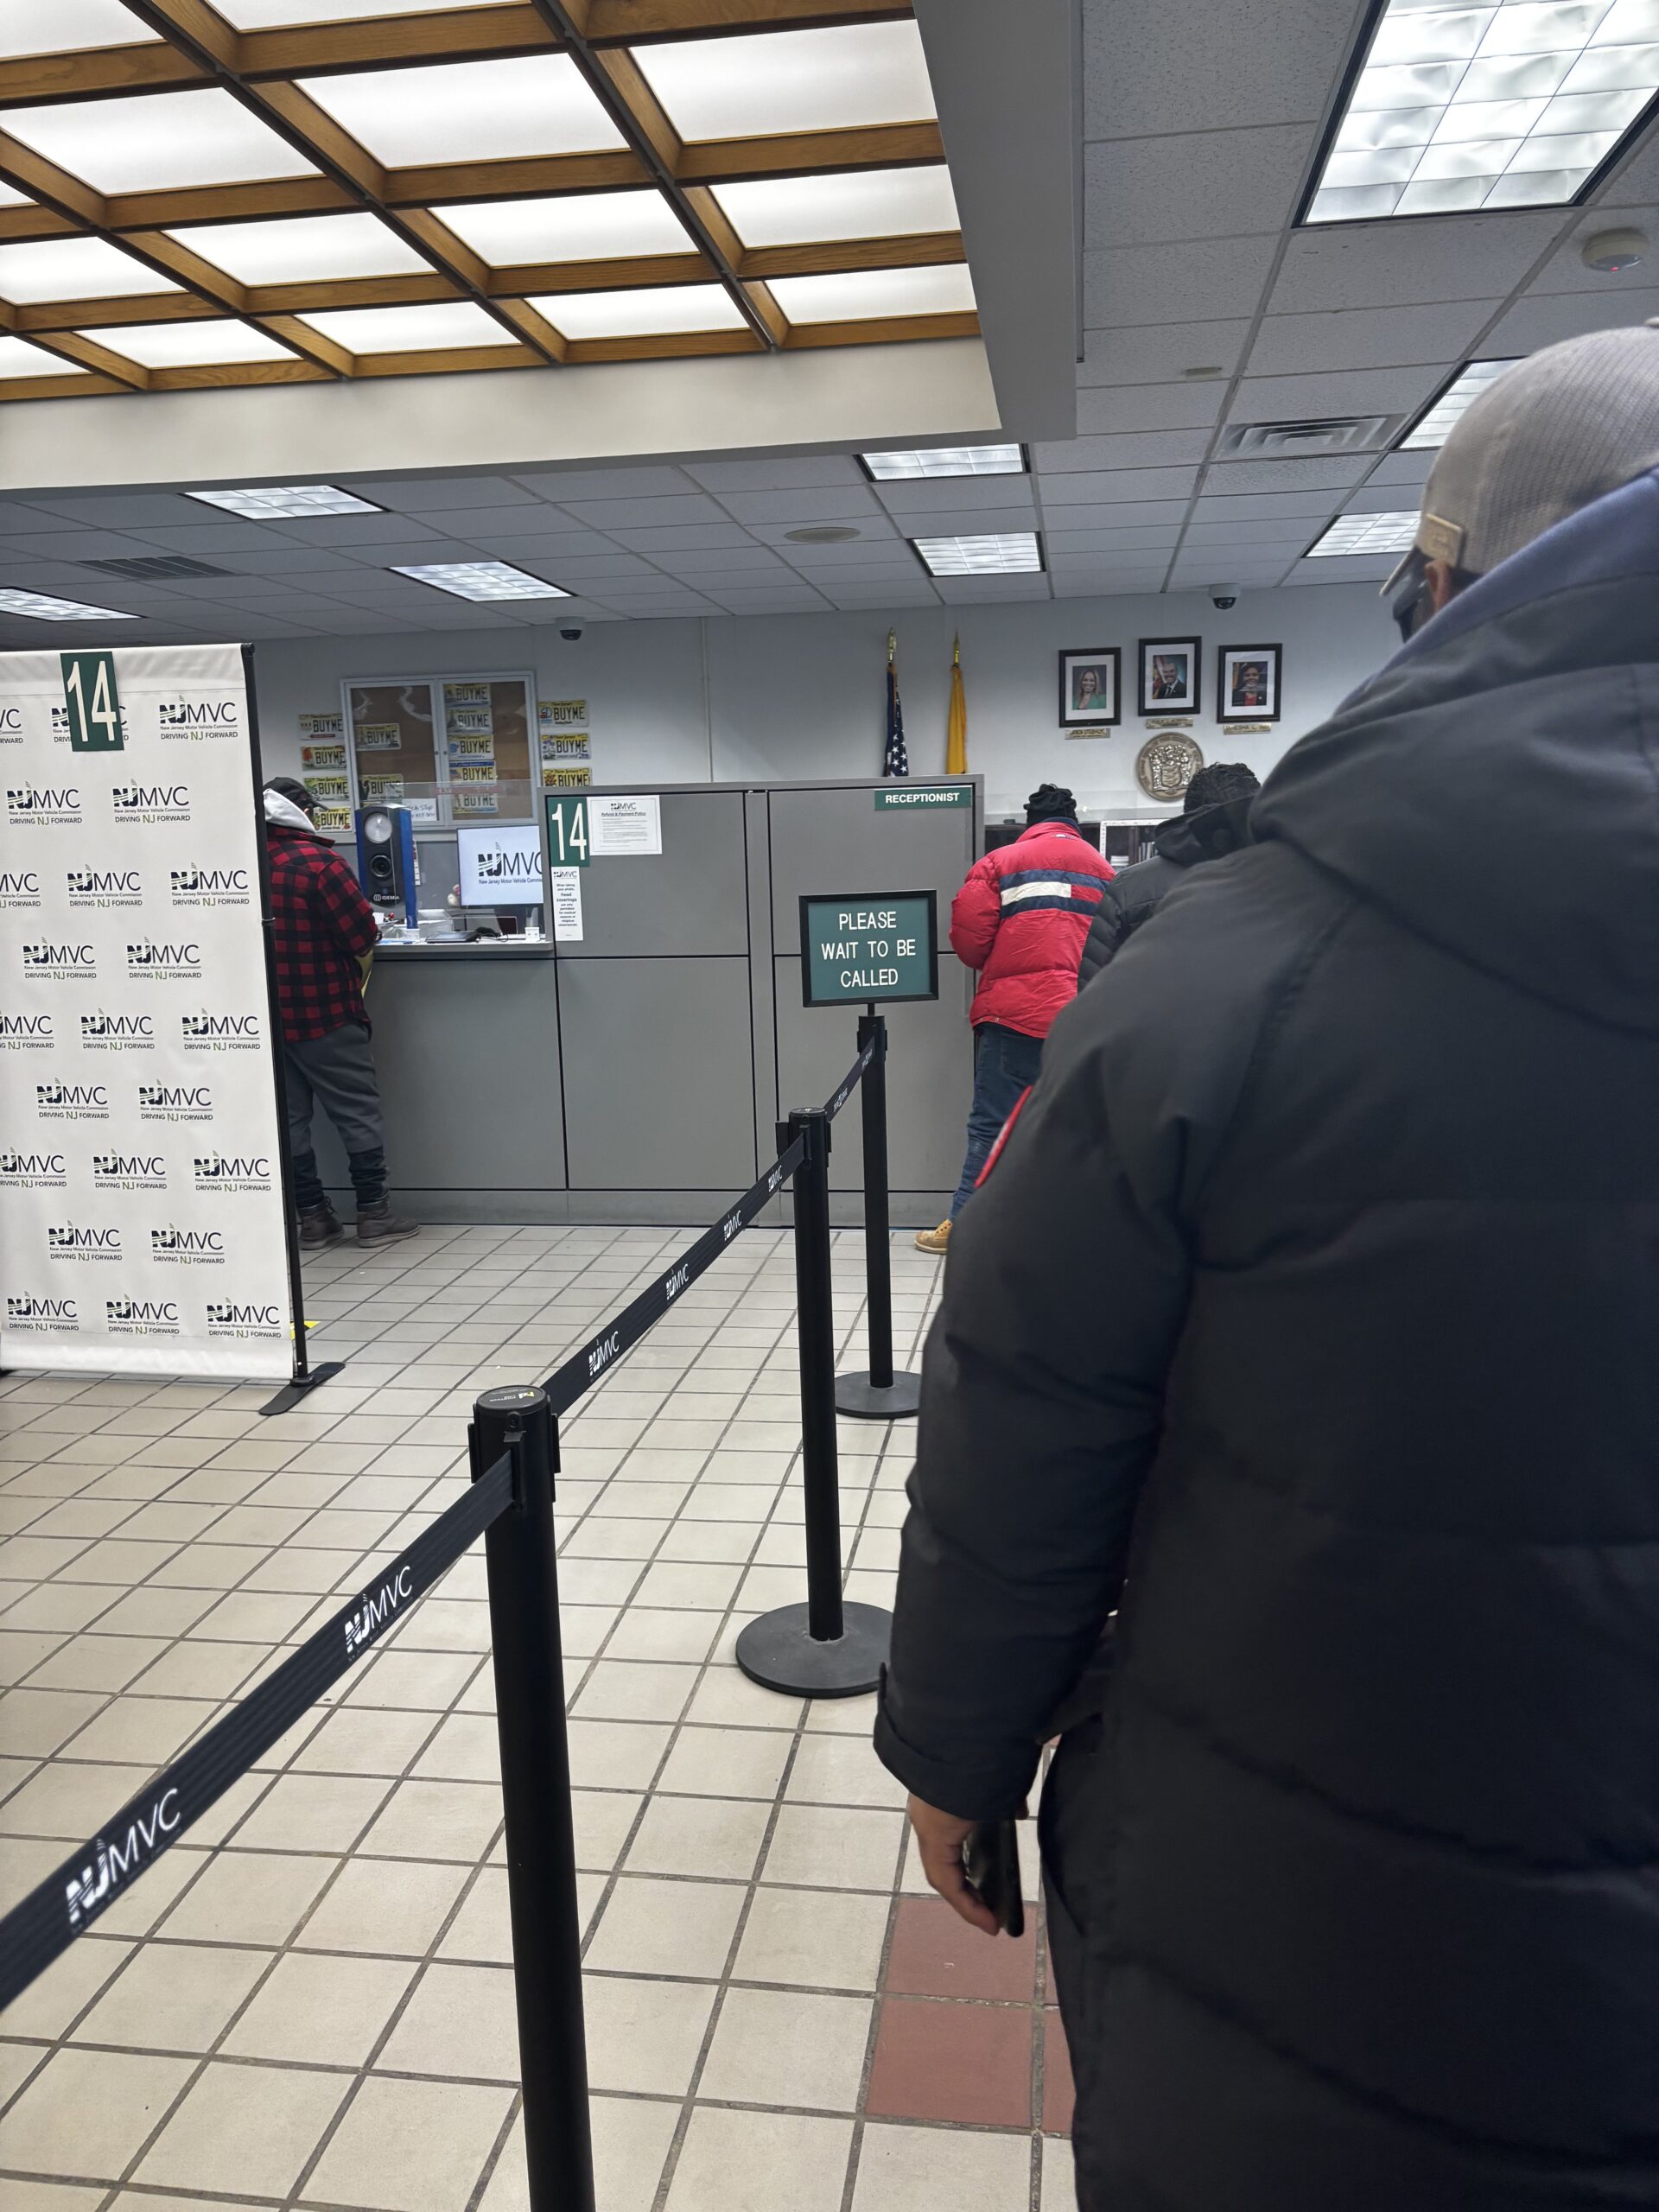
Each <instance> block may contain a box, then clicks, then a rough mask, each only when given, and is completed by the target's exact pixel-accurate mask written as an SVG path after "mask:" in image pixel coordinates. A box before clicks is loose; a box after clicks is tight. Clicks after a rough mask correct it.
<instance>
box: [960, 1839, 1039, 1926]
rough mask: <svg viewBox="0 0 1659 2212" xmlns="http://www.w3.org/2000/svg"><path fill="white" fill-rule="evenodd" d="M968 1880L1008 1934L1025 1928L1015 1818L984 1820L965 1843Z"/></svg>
mask: <svg viewBox="0 0 1659 2212" xmlns="http://www.w3.org/2000/svg"><path fill="white" fill-rule="evenodd" d="M962 1859H963V1866H964V1867H965V1869H966V1870H967V1875H968V1879H969V1882H970V1883H971V1884H972V1885H973V1886H974V1888H975V1889H976V1891H978V1892H979V1895H980V1896H981V1897H982V1899H983V1900H984V1903H985V1904H986V1907H987V1909H988V1910H989V1911H990V1912H992V1913H993V1914H994V1915H995V1918H996V1924H997V1926H998V1927H999V1928H1000V1929H1001V1930H1002V1932H1003V1934H1004V1935H1005V1936H1015V1937H1019V1936H1023V1935H1024V1934H1025V1932H1026V1900H1025V1895H1024V1892H1023V1891H1022V1889H1021V1887H1020V1834H1019V1830H1018V1828H1017V1827H1016V1826H1015V1824H1014V1821H980V1822H979V1823H978V1825H977V1826H976V1827H974V1828H973V1829H972V1830H971V1832H970V1833H969V1836H968V1839H967V1840H966V1842H965V1843H964V1844H963V1847H962Z"/></svg>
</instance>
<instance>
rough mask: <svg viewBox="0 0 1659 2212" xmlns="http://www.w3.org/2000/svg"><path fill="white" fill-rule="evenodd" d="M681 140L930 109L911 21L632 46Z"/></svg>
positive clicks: (919, 114) (844, 125)
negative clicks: (664, 44) (661, 44)
mask: <svg viewBox="0 0 1659 2212" xmlns="http://www.w3.org/2000/svg"><path fill="white" fill-rule="evenodd" d="M631 51H632V54H633V59H634V60H635V61H636V62H637V63H638V64H639V67H640V69H641V70H642V71H643V72H644V73H645V78H646V79H647V81H648V82H649V84H650V86H651V89H652V92H655V93H656V95H657V97H658V99H659V100H660V101H661V102H662V105H663V108H664V112H665V113H666V115H667V117H668V119H669V121H670V122H671V124H673V125H674V128H675V129H676V130H677V131H678V132H679V134H680V137H682V138H684V139H691V140H698V139H704V138H762V137H775V136H776V135H777V134H778V133H779V132H780V131H785V130H849V129H852V128H855V126H857V125H858V124H873V123H874V124H879V123H919V122H925V121H927V120H929V119H931V117H932V115H933V113H934V106H933V88H932V86H931V85H930V84H929V82H928V79H927V63H926V62H925V60H924V59H923V56H922V39H921V33H920V32H919V31H918V29H917V28H916V26H915V24H914V23H913V22H898V23H851V24H848V25H845V26H844V27H842V28H840V29H831V30H816V31H770V32H761V33H760V34H758V35H753V36H750V37H744V38H709V39H686V40H683V41H677V42H676V43H674V44H671V45H667V46H642V47H637V48H632V49H631Z"/></svg>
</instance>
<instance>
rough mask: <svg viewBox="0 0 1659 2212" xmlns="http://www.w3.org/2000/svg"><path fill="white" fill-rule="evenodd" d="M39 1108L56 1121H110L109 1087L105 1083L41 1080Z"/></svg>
mask: <svg viewBox="0 0 1659 2212" xmlns="http://www.w3.org/2000/svg"><path fill="white" fill-rule="evenodd" d="M35 1112H36V1113H37V1114H44V1115H45V1116H48V1118H49V1119H50V1120H52V1121H54V1122H56V1121H62V1122H107V1121H108V1120H109V1118H110V1093H109V1087H108V1085H107V1084H102V1083H37V1084H35Z"/></svg>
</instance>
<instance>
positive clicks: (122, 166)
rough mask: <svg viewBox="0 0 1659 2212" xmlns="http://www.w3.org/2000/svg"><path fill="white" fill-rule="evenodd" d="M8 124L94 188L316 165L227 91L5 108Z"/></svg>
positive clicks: (294, 171) (221, 180)
mask: <svg viewBox="0 0 1659 2212" xmlns="http://www.w3.org/2000/svg"><path fill="white" fill-rule="evenodd" d="M6 129H7V130H9V131H10V134H11V135H12V137H14V138H21V139H22V142H23V143H24V144H25V145H26V146H32V147H33V148H34V149H35V152H36V153H37V154H44V155H45V156H46V158H47V159H48V161H49V162H56V163H57V165H58V167H59V168H63V169H67V170H68V172H69V174H70V175H71V176H77V177H79V179H80V180H81V181H82V182H83V183H84V184H90V185H91V186H92V189H93V190H94V191H95V192H171V191H175V190H181V189H183V188H186V187H188V186H193V185H198V184H248V183H251V182H253V181H256V180H257V179H259V178H263V177H275V176H313V175H315V173H316V172H315V169H314V168H313V167H312V165H311V163H310V162H308V161H307V160H306V158H305V156H304V155H303V154H296V152H295V150H294V149H293V148H292V147H291V146H290V145H289V143H288V141H287V140H286V139H285V138H279V137H277V133H276V132H275V131H274V130H271V129H270V125H269V124H264V123H261V122H260V120H259V118H258V117H257V115H250V114H249V112H248V111H247V109H246V108H245V107H244V106H243V105H242V104H241V102H240V101H239V100H237V99H232V96H231V95H230V93H229V92H220V91H219V89H218V88H217V86H207V87H206V88H205V89H203V90H201V91H200V92H148V93H145V94H143V95H142V96H139V97H124V98H122V99H108V100H68V101H66V102H65V103H64V104H63V105H61V106H59V107H14V108H8V109H7V110H6Z"/></svg>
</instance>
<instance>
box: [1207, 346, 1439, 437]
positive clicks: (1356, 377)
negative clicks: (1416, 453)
mask: <svg viewBox="0 0 1659 2212" xmlns="http://www.w3.org/2000/svg"><path fill="white" fill-rule="evenodd" d="M1458 365H1459V364H1458V363H1457V362H1456V361H1455V360H1445V361H1439V362H1436V363H1435V364H1434V365H1433V366H1432V367H1429V368H1414V369H1338V370H1332V371H1328V372H1325V374H1323V375H1319V376H1306V377H1246V378H1244V379H1243V383H1241V385H1239V387H1238V391H1237V394H1236V397H1235V398H1234V401H1233V404H1232V408H1231V410H1230V414H1229V416H1228V420H1229V422H1230V423H1299V422H1306V421H1307V420H1309V419H1310V418H1311V417H1313V416H1327V415H1332V416H1335V415H1414V414H1415V413H1416V412H1417V410H1419V409H1420V408H1421V407H1424V406H1426V405H1427V403H1428V401H1429V400H1430V399H1431V398H1432V397H1433V395H1434V393H1435V392H1437V391H1439V390H1440V386H1441V385H1443V384H1444V383H1445V382H1446V378H1448V377H1449V376H1450V375H1451V373H1452V370H1453V369H1455V368H1456V367H1458Z"/></svg>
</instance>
